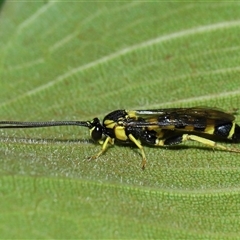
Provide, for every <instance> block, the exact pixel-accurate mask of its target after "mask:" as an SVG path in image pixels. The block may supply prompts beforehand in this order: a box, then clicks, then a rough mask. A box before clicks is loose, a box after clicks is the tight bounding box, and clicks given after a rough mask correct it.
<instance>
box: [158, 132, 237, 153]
mask: <svg viewBox="0 0 240 240" xmlns="http://www.w3.org/2000/svg"><path fill="white" fill-rule="evenodd" d="M188 140H192V141H196V142H200V143H202V144H204V145H207V146H209V147H213V148H219V149H222V150H225V151H230V152H240V150H239V149H232V148H228V147H225V146H223V145H221V144H218V143H216V142H214V141H212V140H209V139H207V138H203V137H199V136H196V135H191V134H183V135H181V136H175V137H171V138H167V139H164V140H158V142H157V143H156V145H157V146H167V145H176V144H179V143H182V142H185V141H188Z"/></svg>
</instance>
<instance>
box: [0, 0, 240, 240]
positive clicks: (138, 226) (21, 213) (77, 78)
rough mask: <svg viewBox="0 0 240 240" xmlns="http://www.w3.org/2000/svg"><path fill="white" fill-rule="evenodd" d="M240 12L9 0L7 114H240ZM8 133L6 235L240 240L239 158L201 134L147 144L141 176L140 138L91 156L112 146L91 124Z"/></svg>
mask: <svg viewBox="0 0 240 240" xmlns="http://www.w3.org/2000/svg"><path fill="white" fill-rule="evenodd" d="M239 16H240V8H239V4H238V3H237V2H235V3H234V2H229V3H227V2H220V3H213V2H212V3H191V2H189V3H180V2H179V3H177V2H175V3H172V2H164V3H163V2H162V3H157V2H155V3H153V2H151V3H150V2H149V3H144V2H136V1H132V2H130V1H128V2H114V3H111V2H94V3H93V2H72V3H71V4H69V3H67V2H64V1H63V2H56V1H38V2H34V3H33V2H12V1H7V2H5V4H4V5H3V7H2V9H1V12H0V52H1V54H0V81H1V88H0V116H1V117H0V119H1V120H18V121H49V120H82V121H84V120H91V119H92V118H94V117H99V118H101V119H103V117H104V116H105V115H106V114H107V113H109V112H111V111H113V110H116V109H152V108H167V107H192V106H208V107H217V108H222V109H224V110H226V111H233V110H234V109H236V108H238V107H239V105H240V87H239V86H240V85H239V71H240V67H239V66H240V56H239V55H240V51H239V48H240V40H239V30H240V19H239ZM236 122H240V117H239V116H236ZM0 136H1V138H0V173H1V177H0V197H1V199H0V211H1V215H0V233H1V237H2V238H165V239H170V238H172V239H178V238H183V239H206V238H216V239H219V238H221V239H225V238H226V239H227V238H237V237H238V236H239V229H240V226H239V225H240V224H239V223H240V221H239V215H240V211H239V209H240V200H239V199H240V191H239V182H240V171H239V169H240V155H239V154H237V153H231V152H224V151H220V150H215V151H213V150H212V149H209V148H207V147H205V146H202V145H199V144H198V143H194V142H187V143H185V144H183V145H181V146H177V147H174V148H149V147H145V152H146V155H147V159H148V163H147V168H146V170H145V171H142V170H141V168H140V166H141V155H140V153H139V151H138V149H136V148H131V147H128V146H114V147H110V148H109V149H108V151H107V152H106V153H105V154H104V155H103V156H101V157H100V158H99V159H98V160H97V161H90V162H89V161H84V160H86V159H87V157H89V156H92V155H94V154H95V153H96V152H98V151H99V150H100V146H98V145H96V144H94V143H93V142H92V141H91V140H89V133H88V129H85V128H77V127H55V128H47V129H27V130H26V129H25V130H21V129H19V130H16V129H14V130H9V129H7V130H1V131H0ZM223 144H224V145H225V143H223ZM226 145H227V144H226ZM234 147H236V148H237V147H238V146H237V145H236V146H234ZM239 148H240V147H239Z"/></svg>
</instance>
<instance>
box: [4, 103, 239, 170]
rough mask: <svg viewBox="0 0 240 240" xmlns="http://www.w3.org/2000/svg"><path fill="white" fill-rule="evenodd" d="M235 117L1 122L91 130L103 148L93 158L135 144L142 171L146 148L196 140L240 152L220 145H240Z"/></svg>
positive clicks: (152, 115) (120, 114)
mask: <svg viewBox="0 0 240 240" xmlns="http://www.w3.org/2000/svg"><path fill="white" fill-rule="evenodd" d="M234 120H235V117H234V116H233V114H231V113H227V112H224V111H222V110H218V109H213V108H206V107H193V108H167V109H153V110H116V111H113V112H111V113H109V114H108V115H106V116H105V117H104V119H103V122H102V124H101V122H100V120H99V119H98V118H94V119H93V120H92V121H52V122H17V121H0V128H35V127H52V126H63V125H75V126H83V127H88V128H89V129H90V135H91V137H92V139H93V140H94V141H97V142H99V143H100V144H102V150H101V151H100V152H99V153H98V154H96V155H94V156H93V157H91V159H92V158H98V157H99V156H100V155H101V154H102V153H103V152H105V151H106V149H107V147H108V145H109V144H114V141H116V142H119V143H127V144H131V143H132V144H134V145H136V146H137V147H138V148H139V149H140V150H141V154H142V168H143V169H144V168H145V165H146V156H145V152H144V149H143V145H150V146H170V145H176V144H179V143H182V142H184V141H187V140H193V141H197V142H200V143H202V144H205V145H208V146H210V147H214V148H220V149H223V150H226V151H232V152H240V149H239V150H238V149H233V148H228V147H225V146H223V145H220V144H218V143H216V141H218V140H230V141H232V142H240V127H239V125H237V124H236V123H235V122H234Z"/></svg>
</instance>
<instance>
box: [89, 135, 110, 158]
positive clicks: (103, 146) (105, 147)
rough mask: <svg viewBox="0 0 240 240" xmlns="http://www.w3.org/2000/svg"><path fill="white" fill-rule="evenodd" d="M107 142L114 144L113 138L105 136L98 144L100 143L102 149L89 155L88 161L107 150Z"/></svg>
mask: <svg viewBox="0 0 240 240" xmlns="http://www.w3.org/2000/svg"><path fill="white" fill-rule="evenodd" d="M108 143H110V144H114V139H113V138H110V137H107V138H106V139H105V141H104V142H100V144H102V150H101V151H100V152H99V153H97V154H95V155H93V156H92V157H90V158H89V159H88V160H89V161H90V160H92V159H97V158H98V157H99V156H100V155H102V154H103V153H104V152H105V151H106V150H107V147H108Z"/></svg>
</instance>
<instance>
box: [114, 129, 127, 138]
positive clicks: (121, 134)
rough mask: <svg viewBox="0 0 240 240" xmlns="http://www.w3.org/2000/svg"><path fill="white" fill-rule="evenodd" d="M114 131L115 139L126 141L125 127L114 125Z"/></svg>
mask: <svg viewBox="0 0 240 240" xmlns="http://www.w3.org/2000/svg"><path fill="white" fill-rule="evenodd" d="M114 133H115V136H116V139H119V140H122V141H126V140H127V139H128V137H127V135H126V132H125V127H123V126H116V127H115V128H114Z"/></svg>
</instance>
